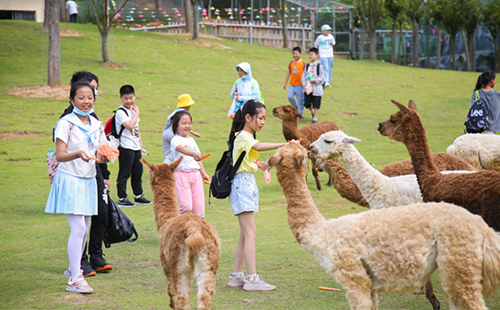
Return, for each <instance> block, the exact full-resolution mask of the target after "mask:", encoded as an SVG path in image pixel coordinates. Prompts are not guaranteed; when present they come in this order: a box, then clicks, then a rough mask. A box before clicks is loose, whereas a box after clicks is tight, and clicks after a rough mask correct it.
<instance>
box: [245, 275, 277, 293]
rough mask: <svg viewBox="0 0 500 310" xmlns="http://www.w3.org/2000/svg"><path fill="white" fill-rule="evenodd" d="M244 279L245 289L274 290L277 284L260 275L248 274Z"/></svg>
mask: <svg viewBox="0 0 500 310" xmlns="http://www.w3.org/2000/svg"><path fill="white" fill-rule="evenodd" d="M243 281H245V285H243V289H244V290H245V291H272V290H275V289H276V286H275V285H271V284H268V283H266V282H265V281H264V280H262V279H261V278H260V276H259V275H255V276H254V277H249V276H246V277H245V279H244V280H243Z"/></svg>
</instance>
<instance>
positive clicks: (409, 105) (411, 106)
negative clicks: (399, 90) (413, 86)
mask: <svg viewBox="0 0 500 310" xmlns="http://www.w3.org/2000/svg"><path fill="white" fill-rule="evenodd" d="M408 108H410V109H411V110H415V111H417V105H416V104H415V102H413V100H410V101H408Z"/></svg>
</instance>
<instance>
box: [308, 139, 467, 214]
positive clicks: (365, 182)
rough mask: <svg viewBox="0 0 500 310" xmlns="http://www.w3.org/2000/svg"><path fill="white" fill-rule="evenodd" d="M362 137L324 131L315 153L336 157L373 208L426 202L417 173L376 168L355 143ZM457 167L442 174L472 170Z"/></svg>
mask: <svg viewBox="0 0 500 310" xmlns="http://www.w3.org/2000/svg"><path fill="white" fill-rule="evenodd" d="M360 141H361V140H359V139H356V138H354V137H350V136H348V135H346V134H345V133H344V132H342V131H341V130H335V131H330V132H327V133H325V134H322V135H321V136H320V137H319V139H318V140H316V141H315V142H313V143H312V144H311V147H310V148H311V152H312V156H314V157H317V158H322V159H333V160H336V161H337V162H338V163H339V164H340V165H341V166H342V167H344V168H345V169H346V170H347V171H348V172H349V175H350V176H351V178H352V180H353V181H354V182H355V183H356V184H357V185H358V188H359V190H360V191H361V194H362V195H363V197H364V198H365V199H366V201H367V202H368V204H369V205H370V209H382V208H389V207H399V206H406V205H409V204H412V203H418V202H423V200H422V194H421V193H420V188H419V186H418V182H417V177H416V176H415V174H407V175H401V176H395V177H388V176H386V175H384V174H382V173H380V171H378V170H377V169H375V168H373V167H372V165H370V163H368V162H367V161H366V160H365V159H364V157H363V156H362V155H361V154H360V153H359V152H358V150H357V149H356V147H354V145H353V144H356V143H358V142H360ZM471 172H474V171H465V170H456V171H441V173H445V174H447V173H471Z"/></svg>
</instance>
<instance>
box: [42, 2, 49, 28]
mask: <svg viewBox="0 0 500 310" xmlns="http://www.w3.org/2000/svg"><path fill="white" fill-rule="evenodd" d="M49 15H50V0H45V4H44V9H43V27H44V28H45V27H48V26H49V19H50V16H49Z"/></svg>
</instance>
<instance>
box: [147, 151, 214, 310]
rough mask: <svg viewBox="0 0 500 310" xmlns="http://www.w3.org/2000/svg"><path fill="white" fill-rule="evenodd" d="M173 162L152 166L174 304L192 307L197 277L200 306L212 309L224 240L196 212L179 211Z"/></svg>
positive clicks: (163, 258) (158, 222) (158, 225)
mask: <svg viewBox="0 0 500 310" xmlns="http://www.w3.org/2000/svg"><path fill="white" fill-rule="evenodd" d="M181 160H182V158H180V159H179V160H177V161H175V162H173V163H172V164H170V165H168V164H158V165H152V164H150V163H148V162H147V161H146V160H144V159H142V160H141V161H142V162H143V163H144V164H146V165H147V166H148V167H149V184H150V185H151V189H152V190H153V201H154V205H153V207H154V214H155V222H156V228H157V229H158V232H159V234H160V261H161V265H162V267H163V272H164V273H165V276H166V278H167V285H168V290H167V291H168V295H169V296H170V307H171V308H173V309H191V306H190V299H189V296H190V293H191V285H192V283H193V280H194V278H195V277H196V278H197V285H198V309H210V307H211V305H212V298H213V296H214V294H215V274H216V273H217V268H219V261H220V240H219V235H218V234H217V230H216V229H215V227H214V226H212V225H211V224H210V223H208V222H207V221H205V220H204V219H202V218H200V217H199V216H198V215H195V214H183V215H180V214H179V206H178V203H177V196H176V194H175V179H174V170H175V169H176V168H177V166H178V165H179V163H180V162H181Z"/></svg>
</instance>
